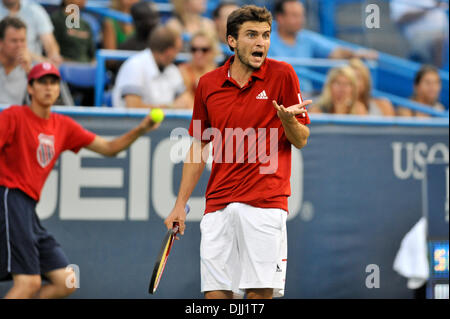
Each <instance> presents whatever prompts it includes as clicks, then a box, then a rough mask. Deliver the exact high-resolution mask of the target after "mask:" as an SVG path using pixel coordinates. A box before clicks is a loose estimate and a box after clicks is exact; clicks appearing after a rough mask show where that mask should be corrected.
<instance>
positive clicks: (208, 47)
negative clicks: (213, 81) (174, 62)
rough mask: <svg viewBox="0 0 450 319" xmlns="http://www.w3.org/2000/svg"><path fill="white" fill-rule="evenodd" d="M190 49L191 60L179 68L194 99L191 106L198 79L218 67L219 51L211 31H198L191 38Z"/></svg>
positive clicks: (191, 97)
mask: <svg viewBox="0 0 450 319" xmlns="http://www.w3.org/2000/svg"><path fill="white" fill-rule="evenodd" d="M190 51H191V54H192V59H191V61H190V62H187V63H183V64H181V65H180V66H179V69H180V72H181V75H182V76H183V80H184V85H185V86H186V90H187V91H188V92H189V96H190V99H191V100H192V105H190V107H193V102H194V96H195V90H196V89H197V84H198V80H199V79H200V77H201V76H202V75H203V74H205V73H207V72H209V71H212V70H214V69H215V68H217V63H216V61H215V58H216V56H217V53H218V44H217V41H216V39H215V38H214V37H213V36H212V35H211V34H210V33H208V32H205V31H198V32H196V33H195V34H194V35H193V36H192V38H191V41H190Z"/></svg>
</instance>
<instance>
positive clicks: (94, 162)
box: [0, 113, 449, 298]
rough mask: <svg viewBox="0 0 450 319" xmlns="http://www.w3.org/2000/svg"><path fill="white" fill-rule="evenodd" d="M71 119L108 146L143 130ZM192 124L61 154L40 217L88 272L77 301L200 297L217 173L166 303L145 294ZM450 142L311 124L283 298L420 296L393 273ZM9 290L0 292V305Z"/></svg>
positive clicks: (196, 212) (173, 263) (111, 121)
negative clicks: (111, 152) (431, 174)
mask: <svg viewBox="0 0 450 319" xmlns="http://www.w3.org/2000/svg"><path fill="white" fill-rule="evenodd" d="M72 116H73V117H74V118H75V119H76V120H77V121H78V122H79V123H81V124H82V125H83V126H85V127H86V128H88V129H90V130H92V131H94V132H95V133H97V134H99V135H102V136H105V137H112V136H116V135H119V134H122V133H124V132H125V131H127V130H128V129H130V128H131V127H133V126H135V125H136V124H137V123H138V122H139V120H140V119H139V118H138V117H133V116H126V115H124V116H110V115H108V114H105V115H101V114H97V115H96V116H90V115H88V114H79V115H77V114H76V113H74V114H72ZM189 122H190V119H189V117H186V116H172V117H167V119H166V120H165V121H164V122H163V123H162V125H161V127H160V128H159V129H158V130H157V131H154V132H151V133H149V134H147V135H145V136H143V137H141V138H140V139H139V140H138V141H136V143H135V144H133V145H132V147H131V148H130V149H129V150H127V151H124V152H122V153H120V154H119V155H118V156H117V157H116V158H104V157H101V156H98V155H96V154H94V153H92V152H90V151H88V150H82V151H80V152H79V153H78V154H77V155H75V154H73V153H70V152H66V153H64V154H62V156H61V157H60V159H59V161H58V163H57V165H56V166H55V168H54V170H53V171H52V173H51V174H50V176H49V179H48V180H47V183H46V184H45V187H44V190H43V193H42V198H41V202H40V203H39V205H38V207H37V210H38V214H39V216H40V218H41V220H42V224H43V225H44V227H46V228H47V229H48V230H49V231H50V232H51V233H52V234H53V235H54V236H55V237H56V238H57V240H58V241H59V242H60V244H61V245H62V247H63V249H64V250H65V252H66V254H67V255H68V257H69V259H70V261H71V263H73V264H74V265H76V266H77V269H78V271H79V279H80V288H79V289H77V291H76V292H75V293H74V294H73V295H72V296H71V298H202V294H201V292H200V260H199V247H200V229H199V223H200V220H201V218H202V214H203V211H204V207H205V202H204V201H205V199H204V192H205V189H206V184H207V182H208V177H209V173H210V165H209V164H208V165H207V167H206V169H205V171H204V173H203V175H202V177H201V179H200V182H199V183H198V185H197V187H196V188H195V190H194V193H193V195H192V197H191V199H190V200H189V205H190V206H191V212H190V214H189V215H188V217H187V228H186V231H185V235H184V236H183V237H182V239H181V240H180V241H177V242H176V243H175V246H174V248H173V251H172V253H171V255H170V257H169V262H168V264H167V266H166V269H165V276H164V277H163V279H162V281H161V283H160V285H159V288H158V291H157V294H156V295H154V296H152V295H148V293H147V289H148V281H149V279H150V275H151V270H152V267H153V262H154V260H155V258H156V256H157V254H158V251H159V246H160V243H161V240H162V238H163V236H164V233H165V226H164V224H163V220H164V218H165V217H166V216H167V215H168V214H169V213H170V210H171V209H172V206H173V204H174V202H175V198H176V195H177V192H178V186H179V182H180V179H181V170H182V165H183V163H182V161H183V159H184V155H185V154H186V151H187V149H188V147H189V145H190V138H189V137H188V135H187V128H188V125H189ZM314 123H315V124H314ZM448 133H449V131H448V126H447V127H445V126H443V127H432V126H427V125H425V126H423V127H422V126H417V125H415V126H398V125H381V126H378V125H362V124H361V125H335V124H333V123H332V122H330V123H320V122H313V124H312V125H311V137H310V139H309V143H308V145H307V146H306V147H305V148H304V149H302V150H297V149H293V152H292V176H291V189H292V195H291V197H290V199H289V217H288V222H287V227H288V265H287V278H286V291H285V297H286V298H411V297H412V295H413V293H412V291H410V290H408V289H407V288H406V279H404V278H402V277H400V276H399V275H398V274H397V273H396V272H395V271H394V270H393V269H392V265H393V261H394V258H395V254H396V252H397V250H398V248H399V246H400V242H401V240H402V238H403V237H404V235H405V234H406V233H407V232H408V231H409V230H410V229H411V227H412V226H413V225H414V224H415V223H416V222H417V220H418V219H419V218H420V217H421V215H422V196H421V192H422V179H423V178H424V176H425V165H426V164H427V163H433V162H435V161H438V160H439V161H444V162H446V163H448V157H449V154H448ZM375 277H377V278H376V280H375V281H373V280H372V279H373V278H375ZM370 282H376V284H370ZM10 285H11V283H0V295H3V294H4V293H5V292H6V290H7V289H8V288H9V287H10Z"/></svg>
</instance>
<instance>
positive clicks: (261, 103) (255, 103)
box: [189, 57, 310, 213]
mask: <svg viewBox="0 0 450 319" xmlns="http://www.w3.org/2000/svg"><path fill="white" fill-rule="evenodd" d="M233 59H234V57H231V58H230V59H229V60H228V61H227V62H226V63H225V64H224V65H223V66H222V67H220V68H218V69H216V70H214V71H212V72H209V73H207V74H205V75H204V76H203V77H201V79H200V81H199V84H198V88H197V90H196V94H195V102H194V110H193V115H192V121H191V125H190V127H189V134H190V135H191V136H193V137H194V138H196V139H198V140H201V141H203V142H211V141H212V144H213V154H214V160H213V163H212V170H211V175H210V178H209V182H208V186H207V189H206V195H205V197H206V209H205V213H209V212H214V211H217V210H220V209H222V208H224V207H226V206H227V204H229V203H231V202H241V203H245V204H249V205H251V206H254V207H262V208H280V209H283V210H285V211H287V210H288V197H289V195H290V194H291V190H290V176H291V143H290V142H289V141H288V139H287V138H286V135H285V133H284V129H283V126H282V124H281V121H280V119H279V118H278V116H277V112H276V110H275V108H274V106H273V104H272V100H275V101H277V103H278V104H279V105H283V106H284V107H289V106H291V105H294V104H299V103H300V102H301V101H302V98H301V93H300V86H299V82H298V78H297V75H296V73H295V71H294V69H293V68H292V66H291V65H289V64H287V63H284V62H280V61H276V60H272V59H268V58H267V59H266V60H265V62H264V63H263V65H262V66H261V67H260V68H259V69H258V70H256V71H254V72H253V73H252V75H251V77H250V79H249V82H248V83H247V84H246V85H245V86H244V87H242V88H240V86H239V85H238V84H237V83H236V81H234V79H232V78H231V77H230V73H229V69H230V65H231V63H232V61H233ZM297 120H298V121H299V122H300V123H302V124H309V123H310V120H309V116H308V114H306V113H305V114H304V115H302V114H300V115H298V116H297ZM236 136H238V137H236ZM232 141H233V143H232ZM271 143H272V147H273V150H274V151H271Z"/></svg>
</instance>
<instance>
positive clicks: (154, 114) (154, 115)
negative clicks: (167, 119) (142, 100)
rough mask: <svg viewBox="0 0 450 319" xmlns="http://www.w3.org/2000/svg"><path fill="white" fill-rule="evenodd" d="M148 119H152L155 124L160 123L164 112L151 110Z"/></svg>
mask: <svg viewBox="0 0 450 319" xmlns="http://www.w3.org/2000/svg"><path fill="white" fill-rule="evenodd" d="M149 115H150V117H151V118H152V121H153V122H155V123H159V122H162V121H163V120H164V112H163V110H161V109H157V108H155V109H152V110H151V111H150V114H149Z"/></svg>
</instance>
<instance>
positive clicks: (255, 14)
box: [227, 5, 272, 50]
mask: <svg viewBox="0 0 450 319" xmlns="http://www.w3.org/2000/svg"><path fill="white" fill-rule="evenodd" d="M248 21H256V22H267V23H268V24H269V26H270V27H272V14H271V13H270V11H269V10H267V9H266V8H261V7H257V6H255V5H248V6H243V7H242V8H239V9H237V10H235V11H233V12H232V13H231V14H230V15H229V16H228V20H227V38H228V36H229V35H231V36H232V37H233V38H235V39H237V38H238V34H239V29H240V28H241V26H242V25H243V24H244V23H245V22H248ZM230 49H231V50H233V48H232V47H230Z"/></svg>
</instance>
